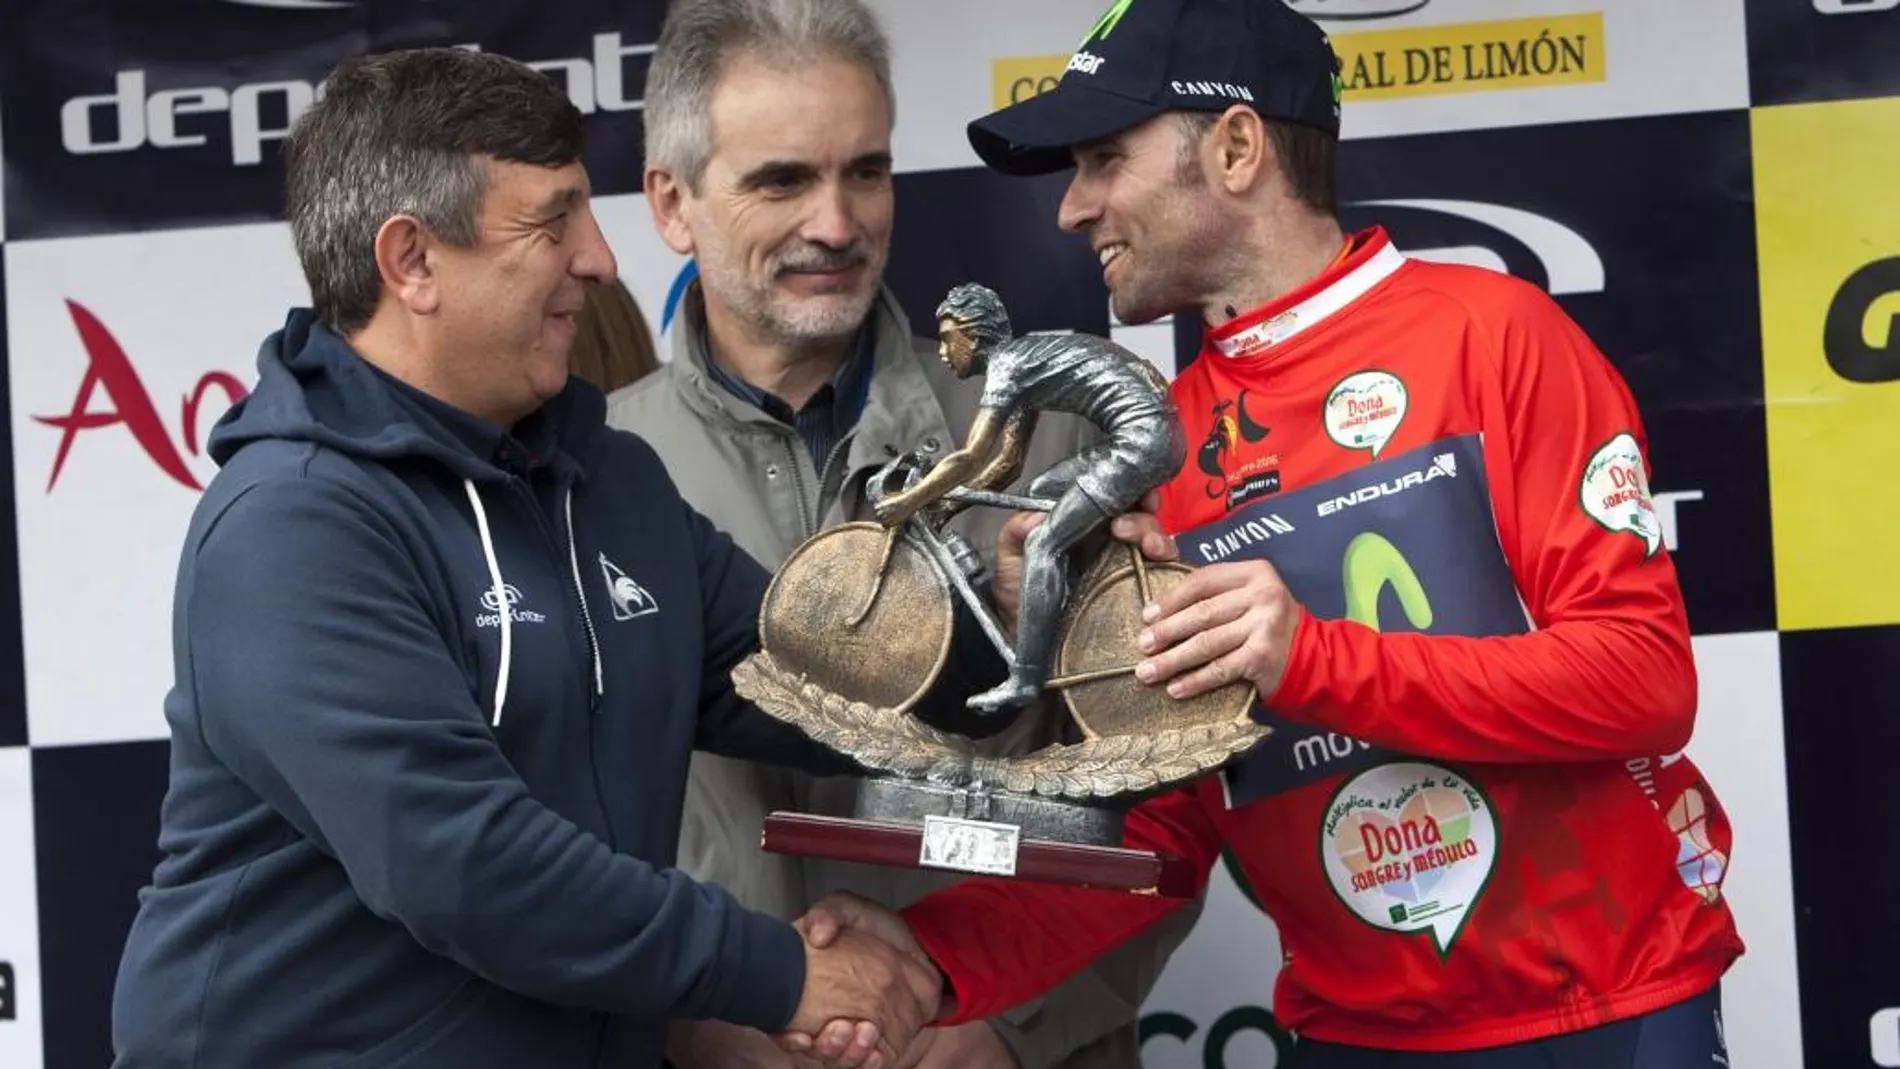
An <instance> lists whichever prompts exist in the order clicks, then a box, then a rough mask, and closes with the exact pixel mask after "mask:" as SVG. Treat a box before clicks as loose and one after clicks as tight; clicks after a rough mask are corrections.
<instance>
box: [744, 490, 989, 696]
mask: <svg viewBox="0 0 1900 1069" xmlns="http://www.w3.org/2000/svg"><path fill="white" fill-rule="evenodd" d="M887 550H888V554H887ZM954 620H955V614H954V610H953V606H952V603H951V593H950V587H949V584H948V583H947V582H946V581H945V580H944V578H943V576H942V575H941V574H940V573H939V572H938V571H937V569H936V566H935V565H933V564H932V563H931V562H930V560H929V559H928V558H926V557H925V556H924V554H923V553H922V552H921V551H920V550H918V549H917V548H916V547H915V546H914V545H912V544H911V543H910V542H909V541H908V540H906V539H902V538H899V539H896V540H895V541H894V542H892V541H891V540H890V539H888V538H887V537H886V531H885V528H884V527H883V526H881V525H879V524H875V523H848V524H844V525H841V526H838V527H834V528H832V529H830V530H828V531H825V532H822V533H820V534H818V535H815V536H813V537H812V538H811V539H809V540H807V541H806V542H805V543H804V544H803V545H801V546H799V547H798V549H796V550H794V551H793V552H792V554H791V556H789V557H787V558H786V559H785V563H784V564H783V565H781V566H780V567H779V570H778V573H777V574H776V575H774V576H773V578H772V583H771V585H770V586H769V587H767V589H766V592H765V602H764V604H763V605H762V606H761V607H760V612H759V641H760V645H761V646H762V647H763V648H764V650H765V652H766V653H769V654H770V655H771V656H772V659H773V660H774V661H775V662H776V663H777V666H778V667H779V668H780V669H782V670H784V671H785V672H788V673H791V674H792V675H794V676H799V677H803V678H804V680H805V681H807V682H809V683H812V684H814V685H816V686H818V687H820V688H822V689H824V690H826V691H829V692H831V693H832V694H836V695H839V696H841V697H844V698H847V699H849V700H851V701H858V702H865V703H867V704H869V705H871V706H874V707H877V708H885V709H899V710H902V709H908V708H910V707H911V706H912V705H914V704H916V702H917V701H918V700H919V699H920V698H922V697H923V695H924V693H925V691H927V690H928V689H929V688H930V684H931V683H932V682H933V681H934V680H935V679H936V678H937V674H938V673H939V672H941V671H942V670H943V666H944V662H945V660H946V659H947V658H948V657H949V653H950V638H951V629H952V627H953V625H954Z"/></svg>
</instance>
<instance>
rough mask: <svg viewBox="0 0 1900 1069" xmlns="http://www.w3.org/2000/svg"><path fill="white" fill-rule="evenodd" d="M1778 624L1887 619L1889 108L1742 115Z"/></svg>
mask: <svg viewBox="0 0 1900 1069" xmlns="http://www.w3.org/2000/svg"><path fill="white" fill-rule="evenodd" d="M1750 121H1751V124H1752V132H1753V151H1754V164H1755V213H1756V242H1757V251H1758V255H1759V259H1760V273H1761V323H1762V361H1763V363H1762V378H1763V396H1764V400H1765V402H1766V404H1767V419H1768V479H1769V497H1770V504H1771V506H1772V508H1773V516H1774V519H1773V524H1774V542H1775V547H1774V548H1775V600H1776V605H1777V613H1778V616H1779V623H1780V626H1781V628H1782V629H1783V630H1790V631H1792V630H1804V629H1810V628H1826V627H1852V626H1859V625H1866V624H1889V623H1897V622H1900V537H1897V536H1896V534H1895V532H1896V530H1900V450H1895V448H1894V429H1895V428H1896V427H1900V197H1896V196H1895V195H1894V188H1895V186H1894V182H1895V176H1896V175H1900V137H1895V136H1894V131H1896V130H1900V99H1881V100H1857V101H1845V102H1837V103H1825V104H1799V105H1790V106H1785V107H1773V108H1759V109H1756V110H1755V111H1754V112H1753V113H1752V114H1751V116H1750Z"/></svg>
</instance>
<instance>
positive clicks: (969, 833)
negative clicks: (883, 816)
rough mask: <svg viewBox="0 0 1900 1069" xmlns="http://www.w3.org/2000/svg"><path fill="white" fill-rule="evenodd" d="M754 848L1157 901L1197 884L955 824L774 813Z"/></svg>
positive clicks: (1092, 852)
mask: <svg viewBox="0 0 1900 1069" xmlns="http://www.w3.org/2000/svg"><path fill="white" fill-rule="evenodd" d="M760 845H761V846H763V847H764V849H766V850H767V851H769V852H771V853H775V854H796V855H801V856H805V857H822V858H828V859H831V860H834V861H856V862H862V863H865V864H871V865H888V866H892V867H896V868H917V869H941V870H945V871H950V872H962V873H968V874H971V875H979V876H1002V877H1006V878H1010V879H1017V880H1025V881H1030V882H1034V883H1057V884H1067V885H1070V886H1075V887H1092V888H1099V889H1103V890H1111V891H1124V892H1127V893H1130V894H1139V895H1156V896H1159V897H1162V898H1192V897H1194V893H1195V884H1196V882H1197V881H1196V880H1195V876H1194V872H1193V869H1192V867H1191V866H1190V865H1188V864H1187V863H1186V862H1185V861H1183V860H1182V859H1181V858H1177V857H1173V856H1171V855H1167V854H1159V853H1155V852H1153V851H1147V850H1129V849H1126V848H1123V847H1119V846H1093V845H1088V844H1083V843H1071V842H1063V841H1061V840H1056V839H1030V838H1023V837H1022V836H1021V835H1020V833H1019V829H1018V828H1016V827H1015V826H1013V825H1007V824H995V823H990V822H987V821H973V820H963V819H958V818H953V817H937V816H928V817H925V818H924V822H923V823H922V824H914V823H909V822H904V823H898V822H893V821H885V820H864V819H858V818H851V817H825V816H816V815H813V814H810V813H786V812H775V813H771V814H769V815H767V816H766V818H765V830H764V833H763V835H762V836H761V843H760Z"/></svg>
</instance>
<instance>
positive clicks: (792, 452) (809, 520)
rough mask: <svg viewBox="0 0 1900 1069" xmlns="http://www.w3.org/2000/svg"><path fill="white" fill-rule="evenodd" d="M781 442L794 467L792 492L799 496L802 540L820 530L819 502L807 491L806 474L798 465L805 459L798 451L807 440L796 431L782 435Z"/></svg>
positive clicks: (799, 520) (799, 519) (786, 456)
mask: <svg viewBox="0 0 1900 1069" xmlns="http://www.w3.org/2000/svg"><path fill="white" fill-rule="evenodd" d="M779 444H781V445H783V446H784V447H785V458H786V461H787V462H788V463H789V464H790V465H791V468H792V492H793V493H795V494H796V495H797V496H798V522H799V525H800V531H799V537H800V540H801V541H802V540H803V539H806V538H810V537H811V536H812V535H814V534H816V533H817V532H818V519H817V517H816V515H815V513H816V512H817V508H818V503H817V502H815V501H813V500H811V497H810V495H808V494H807V493H806V492H805V475H804V473H803V472H802V471H800V470H799V466H798V462H799V461H801V460H803V459H804V457H802V456H800V455H799V453H798V451H799V450H800V449H802V448H804V446H805V441H804V439H802V438H800V437H799V436H798V435H797V434H796V433H792V434H786V435H784V436H782V437H781V438H780V439H779Z"/></svg>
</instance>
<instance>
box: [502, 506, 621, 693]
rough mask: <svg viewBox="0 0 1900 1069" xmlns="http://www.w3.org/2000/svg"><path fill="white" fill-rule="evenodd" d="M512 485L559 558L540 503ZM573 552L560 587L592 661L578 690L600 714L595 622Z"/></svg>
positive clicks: (555, 535)
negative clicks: (576, 611)
mask: <svg viewBox="0 0 1900 1069" xmlns="http://www.w3.org/2000/svg"><path fill="white" fill-rule="evenodd" d="M511 481H512V482H513V483H514V486H515V491H516V493H517V494H519V495H520V496H521V497H522V498H523V499H525V501H526V503H527V506H528V512H529V513H530V514H532V515H533V516H534V523H535V528H536V529H537V530H539V531H540V532H541V540H542V542H543V544H544V545H546V546H547V548H549V549H552V550H554V551H555V553H556V554H557V555H558V554H559V553H560V551H561V539H560V536H559V534H558V533H557V532H556V531H555V530H553V528H552V526H551V525H550V524H549V523H548V518H547V517H546V516H545V515H543V514H542V512H541V503H540V502H538V501H536V500H535V499H534V490H533V488H532V487H530V486H528V484H527V483H526V482H525V481H523V480H521V479H518V478H517V479H513V480H511ZM569 492H570V493H571V492H572V491H571V490H570V491H569ZM569 531H570V534H571V532H572V520H571V519H570V521H569ZM574 552H575V551H574V550H573V548H572V543H570V544H569V552H568V561H569V563H570V565H571V566H573V567H574V568H575V569H576V570H575V571H573V572H570V573H569V574H567V575H566V576H565V577H563V579H562V580H561V585H563V586H565V587H567V589H568V593H570V594H571V595H573V598H574V603H575V604H577V605H579V606H580V610H581V624H582V626H583V627H584V628H585V629H586V632H587V644H588V651H589V652H590V653H591V654H592V655H593V660H591V661H589V662H588V663H587V664H585V665H583V666H582V671H581V686H582V687H584V688H585V689H586V691H587V703H588V710H589V711H590V712H595V713H597V712H599V711H600V693H599V690H598V689H597V688H596V687H595V685H594V684H595V679H596V677H595V674H594V673H595V672H597V671H599V670H600V669H599V667H598V666H599V665H600V642H599V640H598V639H597V638H596V637H595V635H594V622H593V619H592V617H591V616H590V615H589V614H588V612H587V595H586V594H584V593H582V592H581V589H580V576H579V573H578V568H579V566H578V565H577V564H574Z"/></svg>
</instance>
